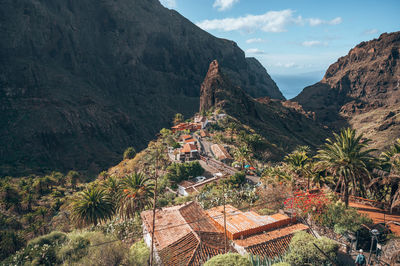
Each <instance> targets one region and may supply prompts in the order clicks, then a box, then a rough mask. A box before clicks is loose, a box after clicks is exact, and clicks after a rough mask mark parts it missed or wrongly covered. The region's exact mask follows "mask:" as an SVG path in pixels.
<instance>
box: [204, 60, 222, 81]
mask: <svg viewBox="0 0 400 266" xmlns="http://www.w3.org/2000/svg"><path fill="white" fill-rule="evenodd" d="M219 74H220V68H219V63H218V61H217V60H213V61H212V62H211V63H210V67H209V68H208V71H207V76H206V78H207V77H208V78H210V77H214V76H216V75H219Z"/></svg>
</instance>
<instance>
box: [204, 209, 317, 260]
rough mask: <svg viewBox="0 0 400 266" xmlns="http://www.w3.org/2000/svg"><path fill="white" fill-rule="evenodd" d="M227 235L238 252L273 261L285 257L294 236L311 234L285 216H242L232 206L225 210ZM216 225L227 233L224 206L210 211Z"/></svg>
mask: <svg viewBox="0 0 400 266" xmlns="http://www.w3.org/2000/svg"><path fill="white" fill-rule="evenodd" d="M225 211H226V234H227V237H228V239H230V240H231V241H232V244H233V247H234V248H235V250H236V251H237V252H238V253H240V254H242V255H245V254H247V253H249V254H253V255H259V256H261V257H269V258H273V257H276V256H278V255H282V254H284V253H285V252H286V250H287V249H288V247H289V243H290V240H291V239H292V237H293V235H294V233H296V232H298V231H303V230H306V231H307V230H309V227H308V226H306V225H304V224H301V223H297V222H296V218H290V217H289V216H287V215H285V214H280V213H277V214H274V215H269V216H261V215H259V214H257V213H256V212H254V211H248V212H242V211H240V210H238V209H236V208H235V207H233V206H231V205H226V206H225ZM206 212H207V214H208V215H209V216H210V217H212V219H213V221H214V224H215V225H216V226H217V227H218V228H219V229H220V230H224V215H223V206H218V207H215V208H212V209H209V210H207V211H206Z"/></svg>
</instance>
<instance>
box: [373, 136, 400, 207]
mask: <svg viewBox="0 0 400 266" xmlns="http://www.w3.org/2000/svg"><path fill="white" fill-rule="evenodd" d="M380 161H381V168H382V169H383V170H376V171H374V172H375V173H376V174H377V175H378V177H377V178H375V179H373V180H372V181H371V183H370V185H369V186H370V187H372V186H373V185H375V184H377V183H379V184H381V185H383V186H387V187H389V188H390V195H389V204H390V212H392V210H393V208H394V207H396V206H399V205H400V138H399V139H397V140H396V141H395V143H394V144H393V145H392V146H391V147H390V148H389V149H388V150H387V151H385V152H382V154H381V158H380Z"/></svg>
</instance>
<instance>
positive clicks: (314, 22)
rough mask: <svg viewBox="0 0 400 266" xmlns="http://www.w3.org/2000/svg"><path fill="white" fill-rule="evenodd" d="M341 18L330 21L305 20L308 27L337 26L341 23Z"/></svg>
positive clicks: (318, 19)
mask: <svg viewBox="0 0 400 266" xmlns="http://www.w3.org/2000/svg"><path fill="white" fill-rule="evenodd" d="M342 21H343V20H342V18H341V17H337V18H334V19H332V20H323V19H320V18H309V19H307V22H308V23H309V24H310V26H319V25H322V24H327V25H338V24H340V23H342Z"/></svg>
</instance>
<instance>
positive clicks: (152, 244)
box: [150, 147, 159, 266]
mask: <svg viewBox="0 0 400 266" xmlns="http://www.w3.org/2000/svg"><path fill="white" fill-rule="evenodd" d="M158 152H159V150H157V147H156V151H155V156H156V162H155V169H154V179H155V185H154V202H153V226H152V228H153V230H152V231H151V248H150V266H153V252H154V231H155V230H156V202H157V183H158V182H157V181H158V173H157V169H158V159H159V158H158V156H159V154H158Z"/></svg>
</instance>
